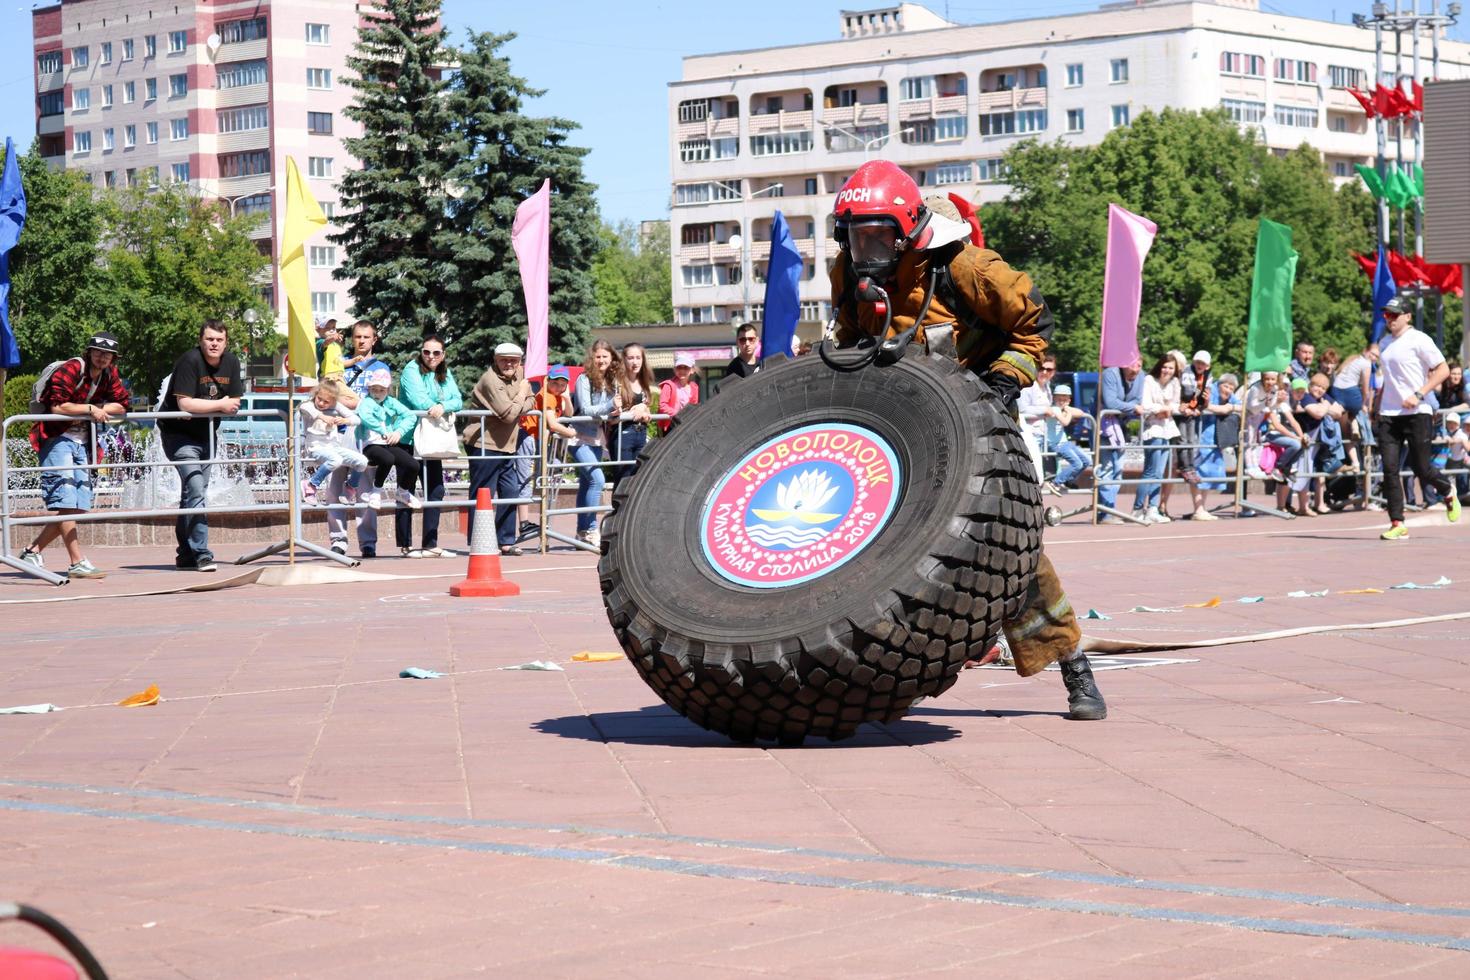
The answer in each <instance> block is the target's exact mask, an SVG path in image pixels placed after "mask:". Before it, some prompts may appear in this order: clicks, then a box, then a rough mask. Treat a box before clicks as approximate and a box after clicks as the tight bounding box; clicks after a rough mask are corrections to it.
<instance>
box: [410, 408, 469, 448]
mask: <svg viewBox="0 0 1470 980" xmlns="http://www.w3.org/2000/svg"><path fill="white" fill-rule="evenodd" d="M413 450H414V455H416V456H418V457H419V459H457V458H458V457H459V436H458V435H456V434H455V431H454V416H453V415H443V416H440V417H439V418H437V419H436V418H430V417H429V416H427V415H425V416H424V417H423V418H421V419H419V423H418V425H416V426H414V430H413Z"/></svg>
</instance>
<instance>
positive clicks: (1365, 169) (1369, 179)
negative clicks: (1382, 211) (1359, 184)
mask: <svg viewBox="0 0 1470 980" xmlns="http://www.w3.org/2000/svg"><path fill="white" fill-rule="evenodd" d="M1353 167H1354V168H1356V169H1357V171H1358V176H1359V177H1362V178H1363V183H1365V184H1367V185H1368V193H1369V194H1372V195H1373V199H1374V200H1375V201H1381V200H1383V190H1384V188H1383V178H1382V177H1380V176H1378V171H1376V170H1374V169H1373V168H1372V167H1370V166H1368V165H1367V164H1366V163H1355V164H1353Z"/></svg>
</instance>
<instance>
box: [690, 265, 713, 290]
mask: <svg viewBox="0 0 1470 980" xmlns="http://www.w3.org/2000/svg"><path fill="white" fill-rule="evenodd" d="M683 271H684V285H686V286H713V285H714V284H715V267H714V266H712V265H686V266H684V270H683Z"/></svg>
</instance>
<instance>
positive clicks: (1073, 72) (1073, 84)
mask: <svg viewBox="0 0 1470 980" xmlns="http://www.w3.org/2000/svg"><path fill="white" fill-rule="evenodd" d="M1081 86H1082V66H1081V65H1068V66H1067V88H1080V87H1081Z"/></svg>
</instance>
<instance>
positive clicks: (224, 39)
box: [214, 17, 265, 44]
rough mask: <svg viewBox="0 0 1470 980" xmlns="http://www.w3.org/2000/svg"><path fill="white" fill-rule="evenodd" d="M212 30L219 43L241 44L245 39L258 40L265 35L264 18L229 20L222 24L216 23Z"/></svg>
mask: <svg viewBox="0 0 1470 980" xmlns="http://www.w3.org/2000/svg"><path fill="white" fill-rule="evenodd" d="M214 30H215V33H216V34H218V35H219V40H220V43H221V44H241V43H243V42H245V41H259V40H262V39H263V38H264V37H265V18H264V17H255V18H253V19H251V20H230V21H226V22H224V23H223V24H216V25H215V28H214Z"/></svg>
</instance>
